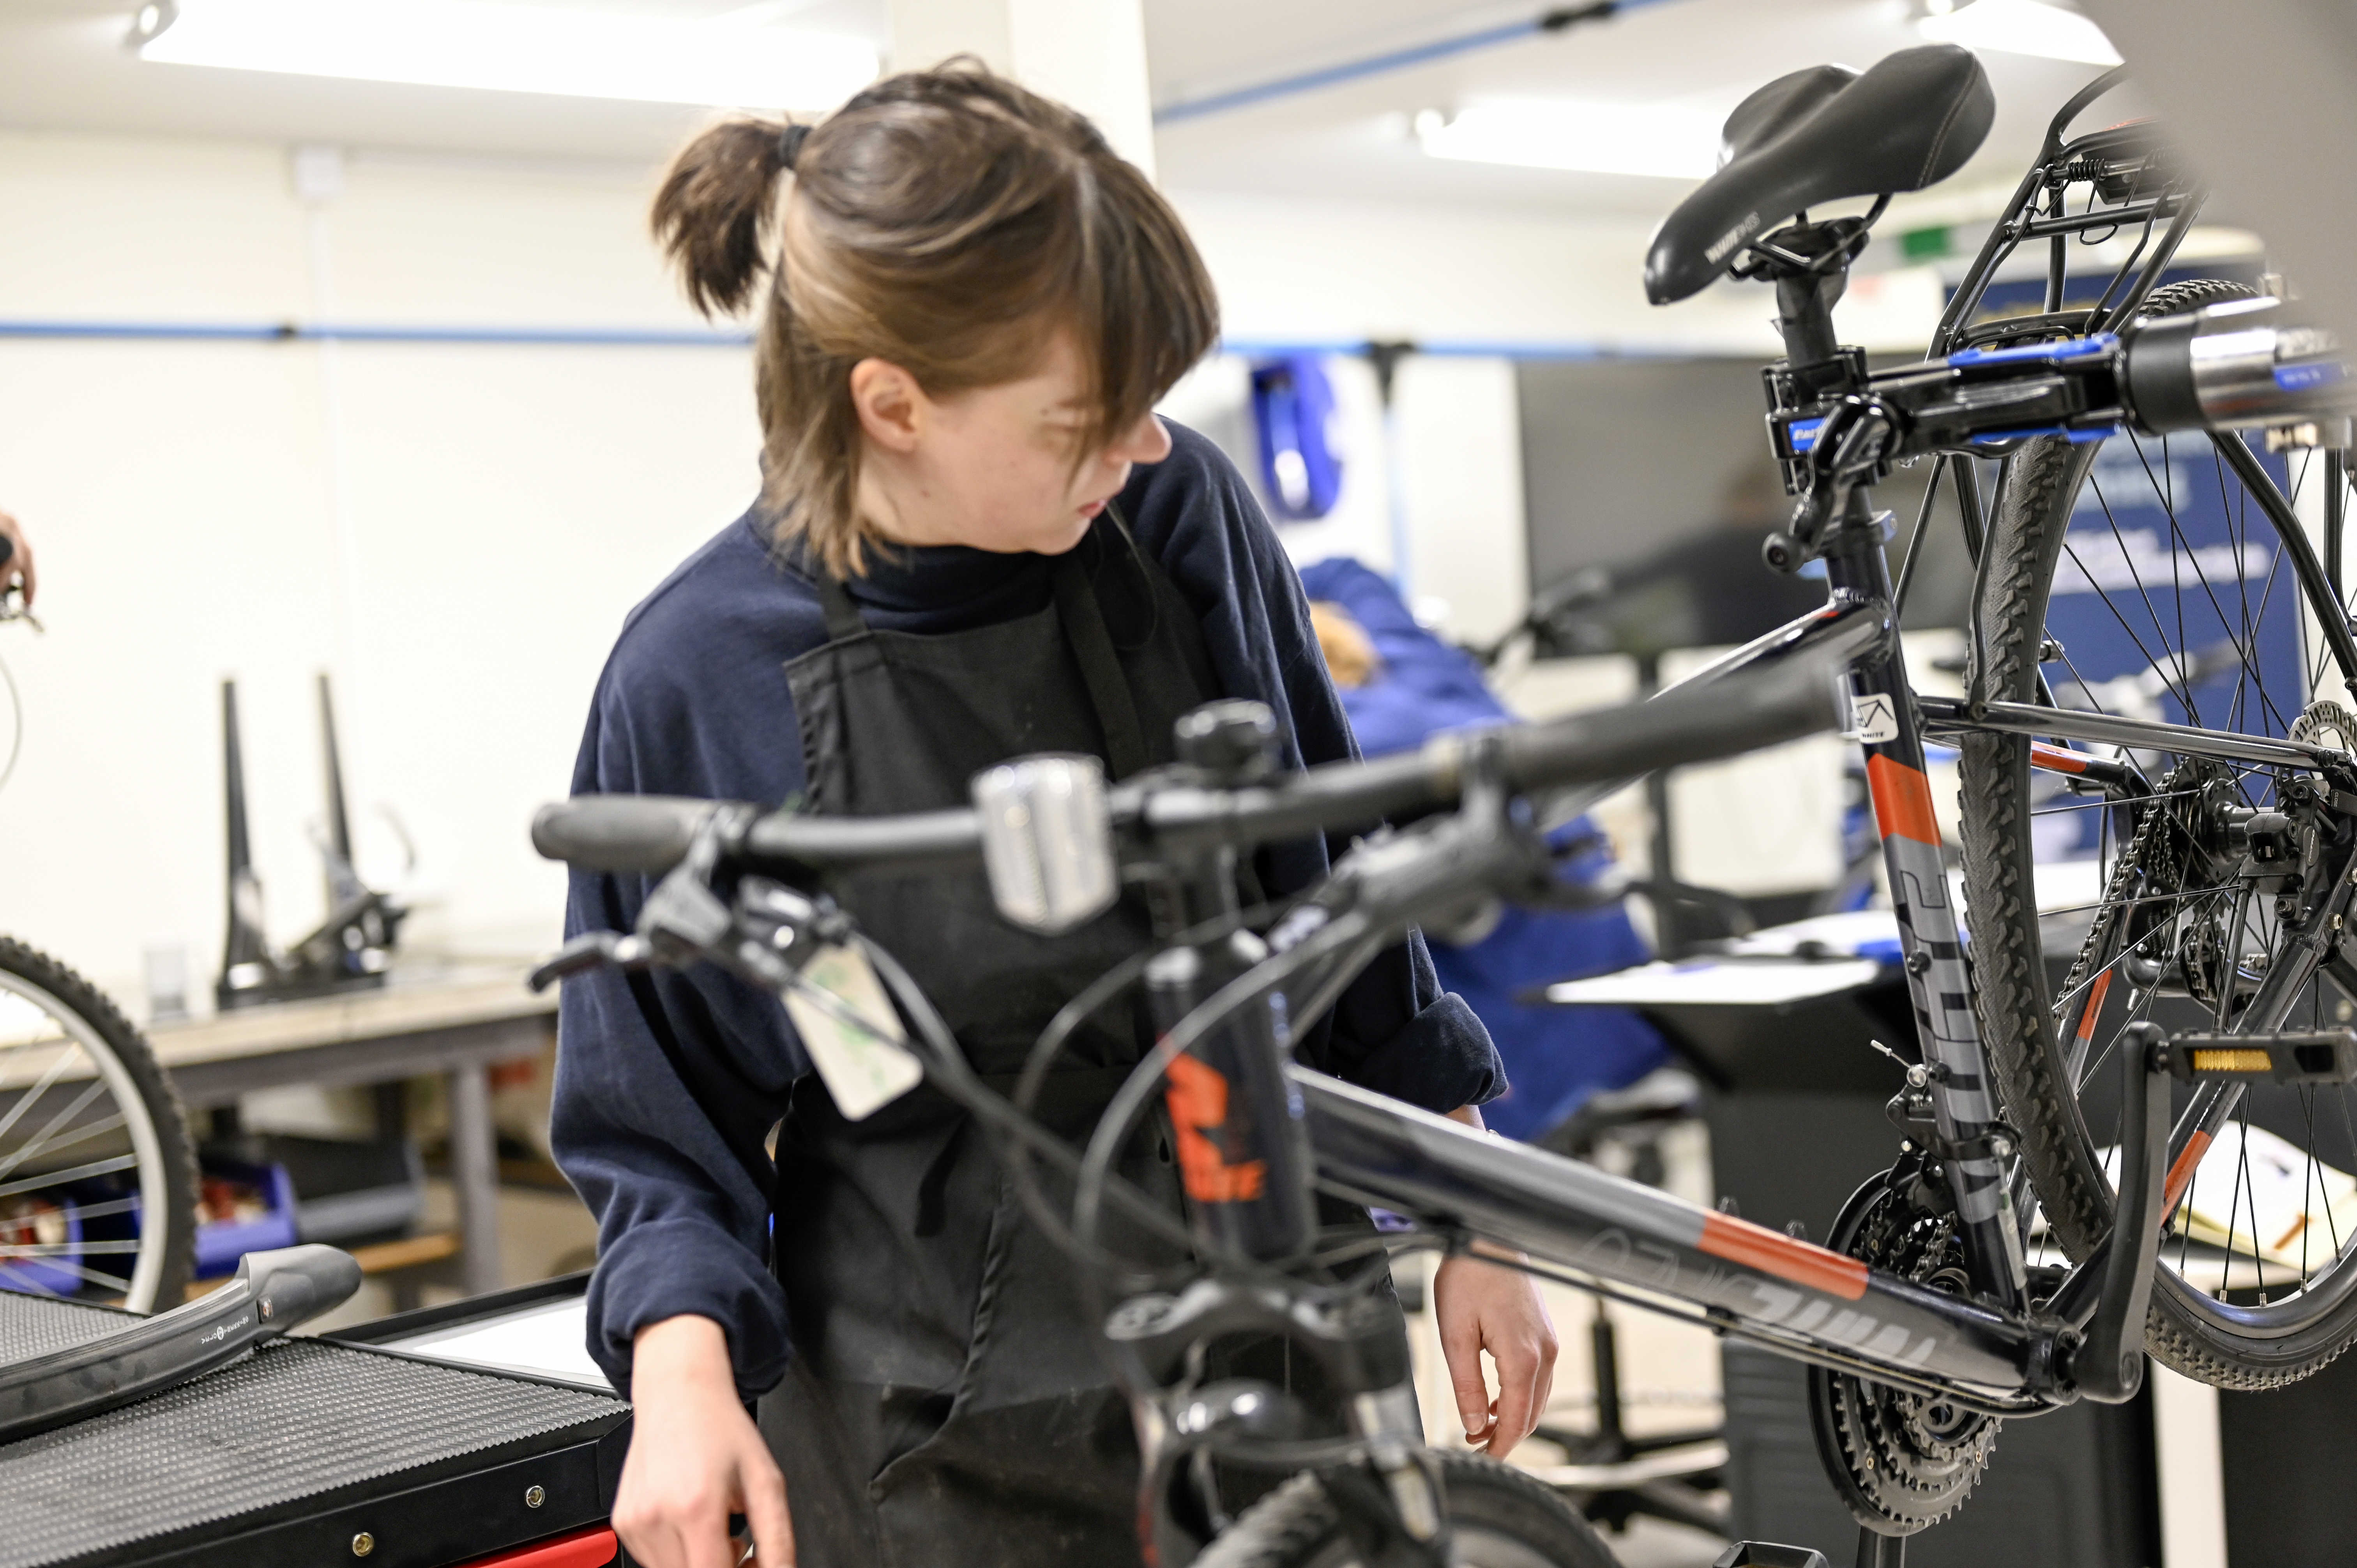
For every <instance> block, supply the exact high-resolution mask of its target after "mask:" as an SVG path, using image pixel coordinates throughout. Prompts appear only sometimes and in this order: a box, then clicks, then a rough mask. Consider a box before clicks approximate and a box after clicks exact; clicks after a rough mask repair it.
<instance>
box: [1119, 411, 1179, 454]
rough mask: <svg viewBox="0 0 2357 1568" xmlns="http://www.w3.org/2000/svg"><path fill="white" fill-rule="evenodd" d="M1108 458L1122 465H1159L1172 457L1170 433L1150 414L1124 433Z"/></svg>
mask: <svg viewBox="0 0 2357 1568" xmlns="http://www.w3.org/2000/svg"><path fill="white" fill-rule="evenodd" d="M1106 456H1109V457H1112V458H1113V459H1114V460H1115V461H1116V462H1122V463H1159V462H1160V461H1162V459H1163V458H1165V457H1168V456H1170V432H1169V431H1168V429H1166V428H1165V427H1164V426H1163V424H1162V422H1161V421H1160V420H1158V419H1157V418H1155V417H1154V415H1152V414H1150V413H1149V414H1147V415H1146V417H1145V418H1144V419H1141V420H1139V421H1138V422H1137V423H1136V424H1134V425H1132V426H1130V428H1129V429H1128V430H1127V431H1125V433H1123V435H1122V437H1121V439H1120V440H1118V441H1115V442H1114V444H1113V446H1112V448H1111V449H1110V450H1109V451H1108V452H1107V453H1106Z"/></svg>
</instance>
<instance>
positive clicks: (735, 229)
mask: <svg viewBox="0 0 2357 1568" xmlns="http://www.w3.org/2000/svg"><path fill="white" fill-rule="evenodd" d="M809 131H810V128H809V127H808V126H806V125H788V126H784V127H782V128H781V127H780V126H777V125H773V124H763V123H762V122H760V121H759V120H729V121H725V122H723V123H722V124H717V125H715V126H713V127H712V128H711V129H710V130H708V131H705V133H704V134H702V135H700V136H698V137H696V138H695V140H694V141H693V142H691V143H689V144H688V146H687V149H686V150H685V151H684V152H683V153H681V154H680V155H679V156H678V158H677V159H676V160H674V161H673V164H672V166H671V173H670V174H669V175H668V176H666V177H664V179H663V183H662V190H660V191H658V192H657V193H656V195H655V206H654V214H653V225H654V231H655V238H656V240H657V241H659V242H661V243H662V248H663V250H664V251H665V252H667V253H668V254H669V255H670V257H671V259H672V262H673V264H674V265H676V266H677V267H678V268H679V271H680V276H681V279H682V281H683V283H684V284H685V285H686V287H687V297H688V299H689V300H690V301H691V302H692V303H693V304H694V306H695V307H696V308H697V309H698V310H700V311H702V312H703V313H704V314H705V315H706V316H712V315H716V314H718V315H734V314H736V313H737V311H738V310H741V309H742V308H744V306H745V302H746V301H747V300H748V298H749V297H751V295H752V292H753V285H754V283H755V282H756V281H757V280H758V279H759V277H760V276H761V274H764V273H766V272H767V271H769V269H770V257H769V254H768V251H769V245H768V242H769V237H770V227H771V215H772V214H773V213H774V212H775V211H776V209H777V186H778V177H779V176H780V174H782V173H784V172H785V171H786V170H787V169H788V168H790V167H791V166H792V164H791V155H792V154H793V153H796V152H799V151H800V150H801V143H802V136H804V135H807V134H809Z"/></svg>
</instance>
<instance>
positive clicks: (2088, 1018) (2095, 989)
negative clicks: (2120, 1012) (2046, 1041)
mask: <svg viewBox="0 0 2357 1568" xmlns="http://www.w3.org/2000/svg"><path fill="white" fill-rule="evenodd" d="M2111 989H2112V972H2111V971H2110V970H2108V969H2107V970H2105V971H2104V972H2102V973H2101V974H2098V975H2097V976H2095V983H2094V984H2093V985H2091V986H2089V987H2088V988H2087V1010H2086V1011H2085V1012H2084V1013H2083V1014H2081V1015H2079V1043H2080V1044H2081V1045H2087V1044H2089V1043H2091V1042H2092V1041H2093V1039H2094V1037H2095V1023H2096V1020H2097V1019H2099V1018H2101V1017H2102V1016H2103V1015H2104V994H2105V993H2108V992H2109V991H2110V990H2111Z"/></svg>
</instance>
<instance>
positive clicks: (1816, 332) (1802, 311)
mask: <svg viewBox="0 0 2357 1568" xmlns="http://www.w3.org/2000/svg"><path fill="white" fill-rule="evenodd" d="M1848 286H1849V271H1848V269H1847V268H1846V267H1835V268H1832V269H1831V270H1829V271H1826V272H1822V273H1785V274H1782V275H1781V276H1779V277H1778V278H1777V279H1776V328H1777V330H1778V331H1780V332H1781V333H1782V334H1783V335H1784V358H1785V359H1786V360H1788V361H1789V362H1790V363H1792V364H1793V365H1795V366H1800V365H1816V364H1823V363H1824V361H1825V360H1830V359H1832V358H1833V357H1834V356H1835V354H1837V353H1839V352H1841V346H1840V344H1839V343H1838V342H1836V341H1835V338H1834V306H1835V303H1836V302H1837V301H1839V300H1840V298H1841V296H1842V294H1843V291H1844V290H1846V288H1847V287H1848Z"/></svg>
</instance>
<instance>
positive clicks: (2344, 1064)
mask: <svg viewBox="0 0 2357 1568" xmlns="http://www.w3.org/2000/svg"><path fill="white" fill-rule="evenodd" d="M2169 1073H2170V1074H2171V1076H2173V1077H2175V1078H2177V1079H2180V1080H2182V1081H2185V1082H2189V1083H2190V1082H2192V1081H2194V1080H2196V1079H2205V1078H2244V1079H2255V1078H2265V1079H2272V1080H2273V1081H2275V1082H2276V1083H2350V1082H2352V1081H2357V1029H2279V1030H2276V1031H2273V1032H2271V1033H2267V1034H2258V1035H2218V1034H2191V1035H2173V1036H2169Z"/></svg>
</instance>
